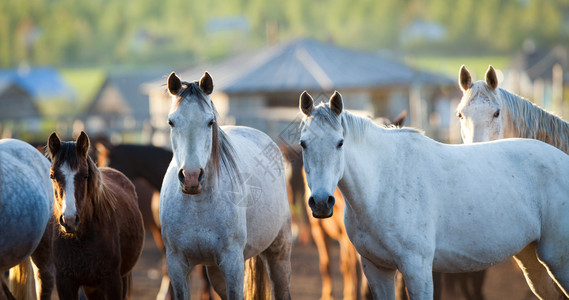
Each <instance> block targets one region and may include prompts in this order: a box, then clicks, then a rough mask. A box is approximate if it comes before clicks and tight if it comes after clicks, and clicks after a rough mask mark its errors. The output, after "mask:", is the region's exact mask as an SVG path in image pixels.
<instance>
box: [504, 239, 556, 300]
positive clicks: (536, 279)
mask: <svg viewBox="0 0 569 300" xmlns="http://www.w3.org/2000/svg"><path fill="white" fill-rule="evenodd" d="M514 258H515V259H516V262H517V263H518V265H519V266H520V269H522V271H523V272H524V276H525V277H526V281H527V283H528V285H529V287H530V289H531V291H532V292H533V293H534V294H535V295H536V296H537V297H538V298H539V299H563V292H562V291H560V290H559V289H558V287H557V285H556V283H555V281H554V280H553V279H552V278H551V277H550V276H549V273H548V272H547V269H546V268H545V267H544V266H543V265H542V264H541V262H540V261H539V259H538V258H537V249H536V244H535V243H531V244H529V245H528V246H526V247H525V248H524V249H523V250H522V251H521V252H520V253H518V254H516V255H515V256H514Z"/></svg>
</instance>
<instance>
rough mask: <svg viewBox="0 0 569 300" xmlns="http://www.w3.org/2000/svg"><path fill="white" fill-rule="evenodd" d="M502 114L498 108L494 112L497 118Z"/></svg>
mask: <svg viewBox="0 0 569 300" xmlns="http://www.w3.org/2000/svg"><path fill="white" fill-rule="evenodd" d="M499 116H500V110H499V109H498V110H497V111H496V112H495V113H494V118H497V117H499Z"/></svg>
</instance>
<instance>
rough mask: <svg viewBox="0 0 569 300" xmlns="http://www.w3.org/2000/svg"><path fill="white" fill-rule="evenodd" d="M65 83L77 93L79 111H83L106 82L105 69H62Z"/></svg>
mask: <svg viewBox="0 0 569 300" xmlns="http://www.w3.org/2000/svg"><path fill="white" fill-rule="evenodd" d="M61 74H62V75H63V78H65V81H66V82H67V83H68V84H69V85H70V86H71V88H73V89H74V90H75V91H76V92H77V109H78V110H79V111H83V110H84V109H85V108H86V106H87V105H88V104H89V101H91V100H93V97H95V94H96V93H97V91H98V90H99V88H100V87H101V85H102V84H103V81H104V80H105V71H104V70H103V69H96V68H92V69H62V70H61Z"/></svg>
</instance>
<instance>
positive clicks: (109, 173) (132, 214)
mask: <svg viewBox="0 0 569 300" xmlns="http://www.w3.org/2000/svg"><path fill="white" fill-rule="evenodd" d="M99 171H100V172H101V175H102V178H103V182H104V183H105V186H106V187H107V188H108V189H109V190H110V192H111V194H112V195H113V196H114V197H115V198H116V208H115V216H114V219H115V220H116V224H117V229H118V230H119V239H120V249H121V274H126V273H128V272H129V271H130V270H131V269H132V268H133V267H134V265H135V264H136V262H137V261H138V258H139V257H140V253H141V252H142V245H143V241H144V227H143V223H142V215H141V213H140V210H139V208H138V197H137V195H136V192H135V189H134V185H133V184H132V182H131V181H130V180H129V179H128V178H127V177H126V176H125V175H124V174H122V173H121V172H119V171H117V170H115V169H112V168H106V167H102V168H99Z"/></svg>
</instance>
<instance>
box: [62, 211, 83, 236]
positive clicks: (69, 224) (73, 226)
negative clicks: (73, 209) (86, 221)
mask: <svg viewBox="0 0 569 300" xmlns="http://www.w3.org/2000/svg"><path fill="white" fill-rule="evenodd" d="M59 225H61V226H62V227H63V229H65V232H67V233H74V232H76V231H77V227H78V226H79V216H78V215H70V216H67V217H66V216H64V215H61V216H60V217H59Z"/></svg>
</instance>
